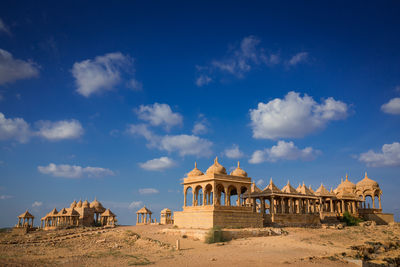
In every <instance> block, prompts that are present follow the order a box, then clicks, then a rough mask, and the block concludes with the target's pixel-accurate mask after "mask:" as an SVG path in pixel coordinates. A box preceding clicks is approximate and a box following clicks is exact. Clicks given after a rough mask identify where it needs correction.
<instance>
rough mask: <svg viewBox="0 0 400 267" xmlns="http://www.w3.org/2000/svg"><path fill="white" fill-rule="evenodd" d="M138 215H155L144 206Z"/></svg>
mask: <svg viewBox="0 0 400 267" xmlns="http://www.w3.org/2000/svg"><path fill="white" fill-rule="evenodd" d="M136 213H148V214H153V213H152V212H151V211H150V210H149V209H148V208H146V205H144V207H143V208H141V209H140V210H138V211H137V212H136Z"/></svg>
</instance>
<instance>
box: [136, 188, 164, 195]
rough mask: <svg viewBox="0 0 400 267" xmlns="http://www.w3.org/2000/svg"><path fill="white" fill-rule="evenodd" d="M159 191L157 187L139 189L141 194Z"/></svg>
mask: <svg viewBox="0 0 400 267" xmlns="http://www.w3.org/2000/svg"><path fill="white" fill-rule="evenodd" d="M158 193H159V191H158V190H157V189H155V188H141V189H139V194H141V195H149V194H158Z"/></svg>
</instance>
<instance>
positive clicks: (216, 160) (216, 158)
mask: <svg viewBox="0 0 400 267" xmlns="http://www.w3.org/2000/svg"><path fill="white" fill-rule="evenodd" d="M214 163H215V164H216V163H218V156H216V157H215V159H214Z"/></svg>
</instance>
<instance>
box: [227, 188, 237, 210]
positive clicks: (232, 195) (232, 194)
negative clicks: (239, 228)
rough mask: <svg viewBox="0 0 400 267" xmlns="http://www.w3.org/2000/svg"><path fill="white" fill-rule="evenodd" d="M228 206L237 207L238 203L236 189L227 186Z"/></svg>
mask: <svg viewBox="0 0 400 267" xmlns="http://www.w3.org/2000/svg"><path fill="white" fill-rule="evenodd" d="M228 194H229V195H228V197H229V198H228V199H229V200H228V206H237V201H238V193H237V190H236V187H233V186H229V187H228Z"/></svg>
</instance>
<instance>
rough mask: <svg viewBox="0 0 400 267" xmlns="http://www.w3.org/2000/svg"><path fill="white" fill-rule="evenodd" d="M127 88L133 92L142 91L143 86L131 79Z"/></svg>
mask: <svg viewBox="0 0 400 267" xmlns="http://www.w3.org/2000/svg"><path fill="white" fill-rule="evenodd" d="M128 87H129V88H131V89H132V90H133V91H142V90H143V84H142V83H141V82H139V81H137V80H135V79H131V80H130V81H129V82H128Z"/></svg>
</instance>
